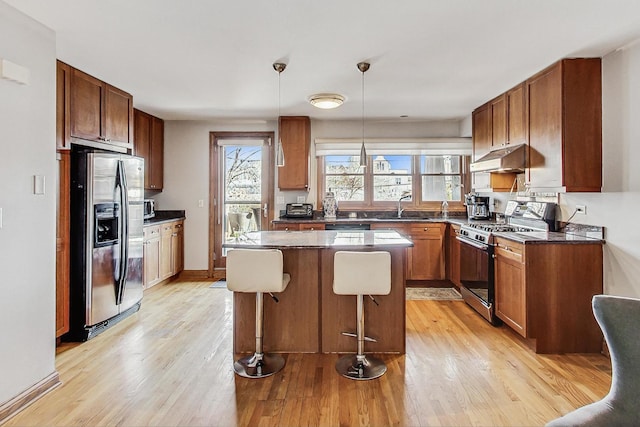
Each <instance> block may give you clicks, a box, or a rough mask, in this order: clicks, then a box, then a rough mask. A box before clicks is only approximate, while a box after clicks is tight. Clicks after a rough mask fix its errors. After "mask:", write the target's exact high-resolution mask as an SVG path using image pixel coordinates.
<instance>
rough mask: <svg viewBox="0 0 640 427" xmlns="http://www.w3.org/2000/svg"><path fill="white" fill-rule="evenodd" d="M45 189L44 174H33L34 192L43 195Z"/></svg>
mask: <svg viewBox="0 0 640 427" xmlns="http://www.w3.org/2000/svg"><path fill="white" fill-rule="evenodd" d="M44 191H45V180H44V175H34V176H33V194H38V195H42V194H44Z"/></svg>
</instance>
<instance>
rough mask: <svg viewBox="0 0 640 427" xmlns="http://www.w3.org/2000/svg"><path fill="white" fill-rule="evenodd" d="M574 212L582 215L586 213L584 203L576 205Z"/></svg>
mask: <svg viewBox="0 0 640 427" xmlns="http://www.w3.org/2000/svg"><path fill="white" fill-rule="evenodd" d="M576 213H579V214H582V215H586V214H587V207H586V206H585V205H576Z"/></svg>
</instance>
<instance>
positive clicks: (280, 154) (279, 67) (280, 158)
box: [273, 62, 287, 168]
mask: <svg viewBox="0 0 640 427" xmlns="http://www.w3.org/2000/svg"><path fill="white" fill-rule="evenodd" d="M285 68H287V64H284V63H282V62H274V63H273V69H274V70H276V71H277V72H278V142H277V144H276V145H277V147H276V166H278V167H279V168H281V167H282V166H284V150H283V149H282V139H281V138H280V75H281V74H282V72H283V71H284V69H285Z"/></svg>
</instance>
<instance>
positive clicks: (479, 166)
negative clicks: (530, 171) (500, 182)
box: [469, 144, 527, 172]
mask: <svg viewBox="0 0 640 427" xmlns="http://www.w3.org/2000/svg"><path fill="white" fill-rule="evenodd" d="M526 153H527V150H526V144H520V145H515V146H507V147H505V148H500V149H497V150H494V151H491V152H489V153H488V154H487V155H485V156H483V157H481V158H479V159H478V160H476V161H475V162H473V163H471V166H470V168H469V170H470V171H471V172H523V171H524V168H525V165H526V159H527V157H526Z"/></svg>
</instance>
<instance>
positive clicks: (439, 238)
mask: <svg viewBox="0 0 640 427" xmlns="http://www.w3.org/2000/svg"><path fill="white" fill-rule="evenodd" d="M446 227H447V224H446V223H421V224H411V226H410V227H409V229H408V232H409V236H410V238H411V240H412V241H413V247H412V248H409V249H407V254H408V257H407V268H408V271H407V279H408V280H444V278H445V268H444V266H445V263H444V233H445V230H446Z"/></svg>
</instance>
